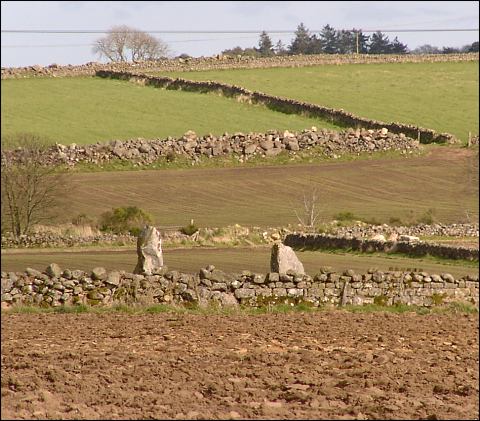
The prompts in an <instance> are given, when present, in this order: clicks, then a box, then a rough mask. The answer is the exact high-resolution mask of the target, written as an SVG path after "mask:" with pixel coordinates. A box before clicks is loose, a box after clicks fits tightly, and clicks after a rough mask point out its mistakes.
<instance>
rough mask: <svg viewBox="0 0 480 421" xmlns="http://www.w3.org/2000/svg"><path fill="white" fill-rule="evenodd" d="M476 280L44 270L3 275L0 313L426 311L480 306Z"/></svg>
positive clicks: (372, 274)
mask: <svg viewBox="0 0 480 421" xmlns="http://www.w3.org/2000/svg"><path fill="white" fill-rule="evenodd" d="M478 292H479V291H478V276H465V277H462V278H459V279H455V278H454V277H453V276H452V275H450V274H448V273H444V274H441V275H437V274H428V273H425V272H419V273H416V272H381V271H377V270H374V269H372V270H370V271H369V272H368V273H366V274H356V273H355V272H354V271H353V270H347V271H345V272H343V273H335V272H333V271H332V270H331V269H329V268H327V267H325V268H322V269H321V271H320V273H318V274H316V275H315V276H313V277H312V276H309V275H302V274H298V273H295V272H292V271H288V272H287V273H285V274H281V273H280V274H279V273H276V272H270V273H267V274H255V273H252V272H249V271H243V272H241V273H239V274H227V273H224V272H223V271H221V270H219V269H216V268H215V267H214V266H213V265H210V266H208V267H206V268H203V269H201V270H200V272H199V273H198V274H189V273H180V272H177V271H170V270H168V268H167V267H166V266H164V267H163V268H161V269H158V270H156V271H154V272H153V274H151V275H135V274H133V273H126V272H123V271H110V272H109V271H107V270H105V269H104V268H102V267H97V268H94V269H93V270H92V271H91V272H84V271H81V270H70V269H65V270H63V269H61V268H60V267H59V266H58V265H56V264H51V265H49V266H48V267H47V268H46V269H45V270H44V271H43V272H40V271H37V270H35V269H31V268H28V269H27V270H26V271H25V272H2V273H1V294H2V308H8V307H10V306H12V305H20V304H23V305H40V306H45V307H49V306H62V305H70V304H86V305H90V306H93V305H107V306H108V305H112V304H115V303H122V304H135V303H139V304H155V303H180V304H182V303H183V304H185V303H197V304H200V305H206V304H208V303H212V302H215V303H218V304H220V305H223V306H229V305H230V306H237V305H239V304H243V305H249V306H261V305H266V304H278V303H284V302H286V303H292V304H295V303H296V304H298V303H304V302H306V303H310V304H311V305H314V306H320V305H325V304H333V305H347V304H354V305H363V304H380V305H394V304H407V305H417V306H425V307H431V306H434V305H438V304H443V303H448V302H452V301H459V302H467V303H472V304H474V305H475V306H477V307H478V302H479V296H478Z"/></svg>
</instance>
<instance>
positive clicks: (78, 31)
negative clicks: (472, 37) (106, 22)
mask: <svg viewBox="0 0 480 421" xmlns="http://www.w3.org/2000/svg"><path fill="white" fill-rule="evenodd" d="M352 30H356V31H361V32H478V31H479V29H478V28H443V29H434V28H431V29H352ZM264 31H265V32H267V33H268V34H293V33H295V32H296V30H293V31H292V30H271V31H267V30H263V29H262V30H228V31H226V30H215V31H206V30H198V31H196V30H189V31H171V30H164V31H158V30H152V31H150V30H142V31H141V32H148V33H151V34H260V33H262V32H264ZM1 32H2V33H8V34H107V33H123V32H125V31H111V30H94V29H92V30H90V29H2V30H1ZM309 32H322V29H310V30H309Z"/></svg>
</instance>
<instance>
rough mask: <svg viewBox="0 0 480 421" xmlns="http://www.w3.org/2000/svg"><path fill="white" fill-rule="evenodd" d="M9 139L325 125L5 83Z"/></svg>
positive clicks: (142, 97)
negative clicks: (28, 135)
mask: <svg viewBox="0 0 480 421" xmlns="http://www.w3.org/2000/svg"><path fill="white" fill-rule="evenodd" d="M1 86H2V93H1V98H2V105H1V112H2V121H1V129H2V136H4V135H8V134H12V133H16V132H33V133H36V134H39V135H44V136H47V137H49V138H50V139H51V141H52V143H53V142H55V141H56V142H58V143H62V144H69V143H77V144H88V143H95V142H97V141H102V142H104V141H108V140H112V139H121V140H124V139H130V138H137V137H144V138H166V137H167V136H180V135H182V134H183V133H185V132H186V131H187V130H194V131H195V132H197V133H198V134H199V135H204V134H207V133H213V134H216V135H220V134H222V133H224V132H225V131H227V132H230V133H233V132H236V131H241V132H251V131H256V132H265V131H267V130H269V129H279V130H283V129H289V130H302V129H305V128H309V127H311V126H313V125H315V126H317V127H319V128H320V127H326V128H335V127H336V126H334V125H332V124H330V123H328V122H326V121H322V120H318V119H312V118H306V117H303V116H297V115H288V114H283V113H280V112H275V111H271V110H269V109H267V108H266V107H263V106H253V105H248V104H242V103H239V102H237V101H236V100H234V99H228V98H223V97H219V96H215V95H202V94H196V93H187V92H178V91H169V90H162V89H155V88H152V87H142V86H138V85H135V84H132V83H128V82H124V81H114V80H104V79H100V78H93V77H84V78H83V77H82V78H57V79H54V78H44V79H23V80H22V79H17V80H2V82H1Z"/></svg>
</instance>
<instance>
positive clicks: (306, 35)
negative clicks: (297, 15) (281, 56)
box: [288, 23, 311, 54]
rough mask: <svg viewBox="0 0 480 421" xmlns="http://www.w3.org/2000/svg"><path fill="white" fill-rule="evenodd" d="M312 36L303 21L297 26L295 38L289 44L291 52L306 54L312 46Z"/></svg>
mask: <svg viewBox="0 0 480 421" xmlns="http://www.w3.org/2000/svg"><path fill="white" fill-rule="evenodd" d="M310 41H311V36H310V32H309V31H308V29H307V28H306V27H305V25H304V24H303V23H300V25H298V26H297V30H296V31H295V38H294V39H293V41H292V43H291V44H290V46H289V49H288V50H289V53H290V54H306V53H307V52H308V48H309V47H310Z"/></svg>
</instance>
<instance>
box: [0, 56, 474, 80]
mask: <svg viewBox="0 0 480 421" xmlns="http://www.w3.org/2000/svg"><path fill="white" fill-rule="evenodd" d="M478 59H479V54H478V53H466V54H418V55H413V54H402V55H392V54H348V55H347V54H312V55H292V56H277V57H259V58H254V57H248V56H229V55H221V54H219V55H216V56H212V57H196V58H194V57H192V58H185V59H184V58H176V59H163V60H155V61H145V62H122V63H120V62H119V63H98V62H89V63H86V64H82V65H70V64H69V65H66V66H61V65H58V64H55V63H54V64H50V65H48V66H39V65H33V66H25V67H2V69H1V78H2V79H11V78H23V77H72V76H91V75H94V74H95V72H96V71H98V70H113V71H135V70H141V71H165V72H167V71H199V70H220V69H256V68H272V67H304V66H317V65H323V64H335V65H342V64H373V63H424V62H428V63H432V62H458V61H476V60H478Z"/></svg>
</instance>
